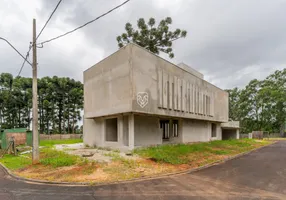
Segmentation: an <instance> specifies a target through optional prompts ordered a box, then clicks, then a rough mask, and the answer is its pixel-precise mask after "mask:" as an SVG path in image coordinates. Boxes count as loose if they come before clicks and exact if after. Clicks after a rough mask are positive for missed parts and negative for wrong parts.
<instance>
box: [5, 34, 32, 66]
mask: <svg viewBox="0 0 286 200" xmlns="http://www.w3.org/2000/svg"><path fill="white" fill-rule="evenodd" d="M0 40H4V41H5V42H7V43H8V44H9V45H10V46H11V47H12V48H13V49H14V50H15V51H16V52H17V53H18V54H19V55H20V56H21V57H22V58H23V59H24V60H25V61H27V62H28V63H29V64H30V65H31V66H32V64H31V63H30V62H29V61H28V60H27V59H26V58H25V57H24V56H23V55H22V54H21V53H20V52H19V51H18V50H17V49H16V48H15V47H14V46H13V45H12V44H11V43H10V42H9V41H8V40H6V39H5V38H3V37H0Z"/></svg>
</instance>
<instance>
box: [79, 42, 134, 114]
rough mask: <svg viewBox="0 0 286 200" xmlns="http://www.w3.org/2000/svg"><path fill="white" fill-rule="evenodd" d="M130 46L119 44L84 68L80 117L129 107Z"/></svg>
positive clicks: (118, 110) (122, 110)
mask: <svg viewBox="0 0 286 200" xmlns="http://www.w3.org/2000/svg"><path fill="white" fill-rule="evenodd" d="M130 60H131V46H126V47H124V48H121V49H120V50H119V51H117V52H115V53H114V54H112V55H111V56H109V57H108V58H106V59H104V60H102V61H101V62H99V63H97V64H96V65H94V66H93V67H91V68H89V69H87V70H86V71H85V72H84V117H85V118H94V117H99V116H106V115H112V114H117V113H124V112H129V111H131V108H132V106H131V97H132V91H131V85H132V82H131V79H130V77H131V69H130V68H131V65H130V64H129V63H130Z"/></svg>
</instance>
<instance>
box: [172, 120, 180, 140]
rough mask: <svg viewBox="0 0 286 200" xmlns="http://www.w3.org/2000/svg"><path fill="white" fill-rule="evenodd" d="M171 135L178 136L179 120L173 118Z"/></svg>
mask: <svg viewBox="0 0 286 200" xmlns="http://www.w3.org/2000/svg"><path fill="white" fill-rule="evenodd" d="M173 137H179V122H178V120H173Z"/></svg>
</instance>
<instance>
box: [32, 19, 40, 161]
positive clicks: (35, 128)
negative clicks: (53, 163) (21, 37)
mask: <svg viewBox="0 0 286 200" xmlns="http://www.w3.org/2000/svg"><path fill="white" fill-rule="evenodd" d="M36 38H37V36H36V19H33V43H32V45H33V121H32V129H33V156H32V157H33V162H32V163H33V164H37V163H39V159H40V155H39V134H38V88H37V87H38V83H37V82H38V81H37V46H36V40H37V39H36Z"/></svg>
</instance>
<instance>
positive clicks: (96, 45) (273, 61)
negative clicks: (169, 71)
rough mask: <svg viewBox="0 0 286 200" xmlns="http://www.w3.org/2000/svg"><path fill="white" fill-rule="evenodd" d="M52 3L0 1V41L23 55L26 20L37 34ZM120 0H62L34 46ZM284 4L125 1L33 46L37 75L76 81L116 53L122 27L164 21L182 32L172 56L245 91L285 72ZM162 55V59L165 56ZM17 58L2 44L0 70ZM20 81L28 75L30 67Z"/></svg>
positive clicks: (28, 33) (278, 0) (14, 67)
mask: <svg viewBox="0 0 286 200" xmlns="http://www.w3.org/2000/svg"><path fill="white" fill-rule="evenodd" d="M57 2H58V0H25V1H20V0H0V37H4V38H6V39H8V40H9V41H10V42H11V43H12V44H13V45H14V46H15V47H16V48H17V49H19V51H20V52H21V53H22V54H26V52H27V50H28V47H29V42H30V41H31V39H32V19H33V18H36V19H37V30H38V31H40V29H41V28H42V26H43V24H44V23H45V21H46V20H47V18H48V17H49V15H50V13H51V12H52V10H53V9H54V7H55V6H56V4H57ZM122 2H123V0H108V1H107V0H63V1H62V3H61V4H60V6H59V8H58V10H57V11H56V13H55V14H54V16H53V18H52V19H51V21H50V23H49V24H48V26H47V28H46V29H45V30H44V32H43V34H42V35H41V37H40V38H39V40H38V41H43V40H46V39H49V38H51V37H53V36H57V35H59V34H61V33H64V32H66V31H69V30H70V29H73V28H75V27H77V26H79V25H82V24H83V23H85V22H87V21H89V20H91V19H93V18H95V17H97V16H98V15H100V14H102V13H104V12H106V11H107V10H109V9H111V8H113V7H114V6H116V5H118V4H120V3H122ZM285 8H286V0H231V1H230V0H131V1H130V2H129V3H128V4H126V5H124V6H123V7H121V8H120V9H118V10H116V11H114V12H112V13H111V14H109V15H107V16H105V17H104V18H102V19H100V20H98V21H96V22H94V23H92V24H90V25H88V26H87V27H85V28H83V29H81V30H79V31H77V32H75V33H73V34H70V35H69V36H66V37H64V38H61V39H58V40H56V41H53V42H51V43H48V44H46V45H44V48H42V49H38V63H39V72H38V74H39V77H43V76H54V75H56V76H69V77H72V78H74V79H77V80H80V81H82V74H83V71H84V70H85V69H87V68H89V67H90V66H92V65H93V64H95V63H97V62H98V61H100V60H101V59H103V58H104V57H106V56H108V55H110V54H111V53H113V52H114V51H116V50H118V46H117V41H116V36H117V35H120V34H121V33H122V32H124V25H125V23H126V22H131V23H132V24H134V25H135V24H136V21H137V19H138V18H140V17H143V18H146V19H149V18H150V17H154V18H155V19H156V20H157V21H159V20H161V19H163V18H165V17H167V16H169V17H171V18H172V19H173V25H172V27H173V29H174V28H181V29H185V30H187V31H188V35H187V37H186V38H185V39H180V40H178V41H176V42H175V43H174V53H175V58H174V59H171V60H170V61H171V62H173V63H175V64H177V63H179V62H184V63H186V64H188V65H190V66H191V67H193V68H195V69H196V70H198V71H200V72H202V73H204V74H205V79H206V80H207V81H210V82H211V83H213V84H215V85H217V86H219V87H221V88H223V89H227V88H233V87H244V86H245V85H246V84H247V83H248V82H249V81H250V80H252V79H254V78H257V79H263V78H265V77H266V76H267V75H269V74H270V73H273V72H274V71H275V70H277V69H283V68H285V67H286V12H285ZM160 56H162V57H164V58H166V56H165V55H163V54H161V55H160ZM22 61H23V60H22V59H21V57H19V55H17V54H16V53H15V52H14V50H13V49H12V48H11V47H9V46H8V45H7V44H6V43H5V42H4V41H1V40H0V73H2V72H9V73H12V74H13V75H14V76H16V75H17V74H18V71H19V69H20V67H21V64H22ZM21 75H22V76H27V77H31V75H32V71H31V67H30V66H29V65H25V67H24V69H23V72H22V74H21Z"/></svg>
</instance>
